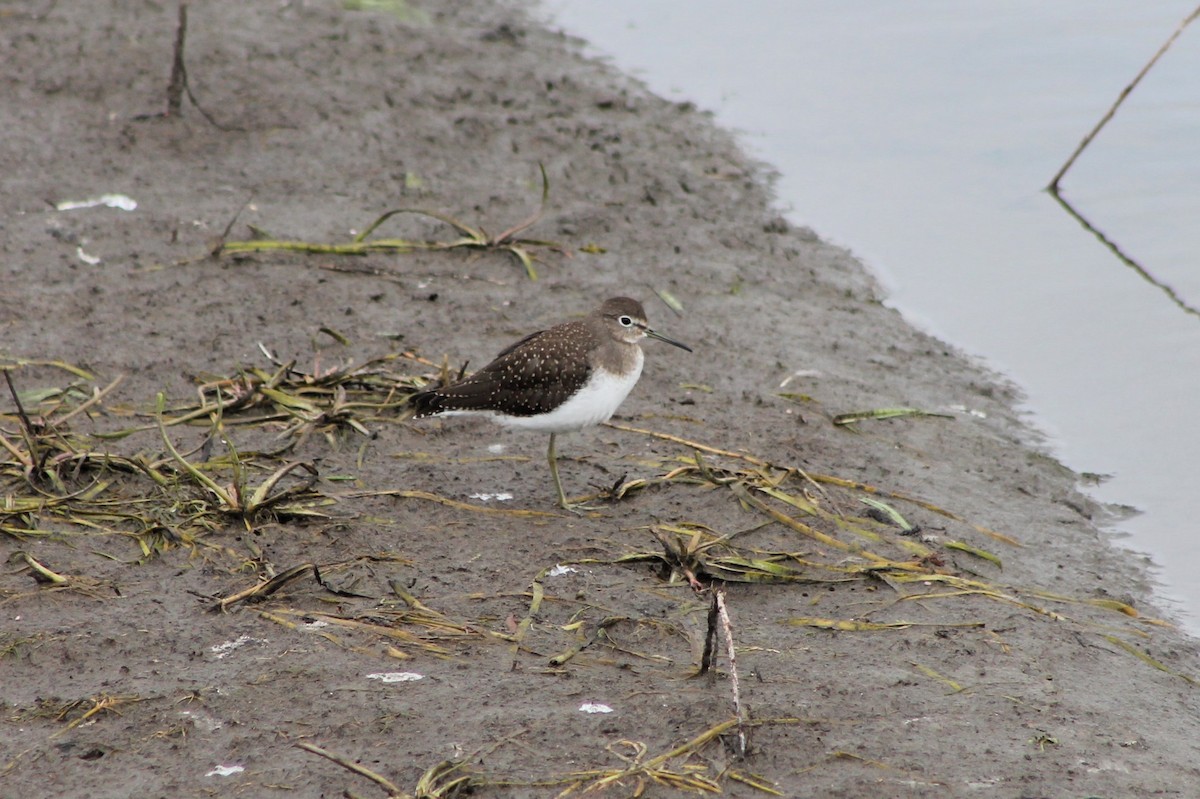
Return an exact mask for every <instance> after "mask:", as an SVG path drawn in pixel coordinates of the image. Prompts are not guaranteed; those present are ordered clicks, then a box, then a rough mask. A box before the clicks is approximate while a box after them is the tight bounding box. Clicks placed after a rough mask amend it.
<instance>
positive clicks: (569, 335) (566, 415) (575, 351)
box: [409, 297, 692, 510]
mask: <svg viewBox="0 0 1200 799" xmlns="http://www.w3.org/2000/svg"><path fill="white" fill-rule="evenodd" d="M646 336H649V337H651V338H656V339H658V340H659V341H665V342H667V343H668V344H673V345H674V346H676V347H679V348H680V349H684V350H687V351H688V352H691V351H692V348H691V347H689V346H687V345H686V344H681V343H680V342H678V341H675V340H674V339H670V338H667V337H666V336H664V335H662V334H661V333H656V332H655V331H653V330H651V329H650V327H649V326H648V325H647V324H646V312H645V310H643V308H642V304H641V303H640V302H638V301H637V300H631V299H629V298H628V297H613V298H612V299H609V300H605V301H604V304H603V305H601V306H600V307H599V308H597V309H596V310H594V311H592V312H591V313H590V314H588V315H587V316H586V317H584V318H583V319H580V320H578V321H575V322H566V323H564V324H561V325H555V326H554V327H551V328H549V329H548V330H539V331H538V332H536V333H530V334H529V335H528V336H526V337H525V338H523V339H521V340H520V341H517V342H516V343H514V344H511V345H509V346H508V347H507V348H505V349H504V350H503V351H502V352H501V353H500V354H499V355H497V356H496V359H495V360H494V361H492V362H491V363H489V364H488V365H487V366H485V367H483V368H482V369H480V370H479V371H478V372H476V373H475V374H473V375H471V376H470V377H468V378H466V379H464V380H460V381H458V382H456V383H451V384H450V385H446V386H442V387H440V388H434V389H430V390H428V391H421V392H419V393H416V394H413V395H412V397H411V398H410V399H409V404H410V406H412V408H414V409H415V413H414V418H417V419H420V418H423V417H426V416H437V415H439V414H440V415H444V416H452V415H462V414H472V415H481V416H487V417H489V418H490V419H491V420H492V421H494V422H497V423H499V424H502V425H505V426H507V427H519V428H524V429H526V430H540V431H542V432H545V433H549V434H550V446H549V448H548V449H547V451H546V458H547V460H548V461H549V462H550V474H551V475H553V477H554V488H555V489H556V490H557V491H558V504H559V505H561V506H562V507H563V508H566V509H568V510H574V509H576V508H578V507H582V506H579V505H575V504H572V503H570V502H568V501H567V497H566V494H564V493H563V488H562V481H561V480H559V477H558V458H557V456H556V454H555V451H554V438H555V436H556V435H558V434H559V433H565V432H568V431H571V430H581V429H583V428H585V427H589V426H591V425H595V424H600V423H601V422H606V421H608V420H609V418H610V417H611V416H612V415H613V413H614V412H615V411H616V410H617V408H618V407H620V405H621V403H622V402H624V401H625V397H627V396H629V392H630V391H631V390H633V387H634V385H636V384H637V381H638V378H639V377H641V375H642V362H643V360H644V356H643V355H642V348H641V347H640V346H638V342H640V341H641V340H642V339H643V338H645V337H646Z"/></svg>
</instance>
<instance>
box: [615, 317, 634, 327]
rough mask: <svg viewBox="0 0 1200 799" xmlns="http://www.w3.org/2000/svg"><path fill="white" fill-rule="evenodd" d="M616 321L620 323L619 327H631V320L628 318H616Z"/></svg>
mask: <svg viewBox="0 0 1200 799" xmlns="http://www.w3.org/2000/svg"><path fill="white" fill-rule="evenodd" d="M617 321H618V322H620V323H621V327H633V320H632V319H631V318H629V317H628V316H621V317H618V318H617Z"/></svg>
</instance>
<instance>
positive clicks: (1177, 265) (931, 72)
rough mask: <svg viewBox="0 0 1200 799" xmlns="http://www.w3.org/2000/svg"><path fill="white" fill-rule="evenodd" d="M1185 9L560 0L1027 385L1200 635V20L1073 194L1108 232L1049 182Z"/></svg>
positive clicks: (1127, 106)
mask: <svg viewBox="0 0 1200 799" xmlns="http://www.w3.org/2000/svg"><path fill="white" fill-rule="evenodd" d="M1193 8H1194V3H1191V2H1182V1H1181V2H1167V1H1166V0H1163V1H1162V2H1158V3H1142V2H1138V1H1137V0H1086V1H1085V0H1069V1H1068V0H1064V1H1063V2H1058V3H1053V4H1049V3H1040V2H1033V1H1032V0H1023V1H1021V2H1008V3H1003V4H1000V3H991V4H985V5H981V4H975V3H971V4H964V3H960V2H954V1H953V0H936V1H935V0H909V1H908V2H903V3H900V2H887V3H880V2H871V3H868V2H865V1H864V0H842V2H838V3H829V2H812V1H811V0H790V1H789V2H770V1H769V0H750V1H749V2H746V3H742V4H740V5H739V10H738V12H737V13H736V14H730V13H729V6H728V5H727V4H723V3H715V2H708V1H707V0H700V1H697V0H689V2H686V3H685V2H682V1H681V0H660V1H659V2H656V3H639V2H632V1H631V0H612V1H610V2H607V3H603V4H597V3H592V2H587V0H547V3H546V9H547V10H548V11H549V13H550V14H551V15H552V18H553V19H554V20H555V22H556V24H558V25H559V26H561V27H563V28H564V29H565V30H567V31H569V32H571V33H574V34H576V35H579V36H582V37H584V38H586V39H588V40H589V41H590V42H591V43H592V44H593V45H594V47H595V50H594V51H593V52H595V53H600V54H606V55H609V56H611V58H612V60H613V61H614V63H615V64H616V65H617V66H619V67H620V68H622V69H623V70H626V71H629V72H632V73H634V74H636V75H638V76H639V77H641V78H642V79H643V80H645V81H646V82H647V84H649V86H650V87H651V88H652V89H653V90H654V91H656V92H657V93H659V94H661V95H664V96H666V97H669V98H671V99H676V100H684V99H687V100H692V101H694V102H696V103H697V104H698V105H700V106H701V107H703V108H707V109H710V110H713V111H715V112H716V113H717V116H718V119H719V120H720V122H721V123H722V124H724V125H726V126H730V127H733V128H736V129H739V130H741V131H742V132H743V135H744V141H745V143H746V144H747V146H748V147H749V148H750V150H751V151H752V152H754V153H755V154H756V155H758V156H759V157H761V158H762V159H764V160H765V161H767V162H768V163H770V164H771V165H772V166H774V167H776V168H778V169H779V171H780V173H781V174H780V179H779V182H778V187H777V188H778V192H779V196H780V202H781V204H782V205H783V206H784V207H785V208H786V209H787V210H788V215H789V217H790V218H791V219H792V220H793V221H794V222H796V223H799V224H804V225H809V226H811V227H813V228H814V229H815V230H816V231H817V232H818V233H820V234H821V235H822V236H825V237H827V238H830V239H832V240H834V241H836V242H839V243H841V244H843V245H844V246H847V247H849V248H850V249H852V250H854V251H855V253H856V254H858V255H859V256H860V257H861V258H862V259H863V260H864V261H865V262H866V263H867V264H868V265H869V266H870V267H871V268H872V269H874V270H875V271H876V272H877V274H878V275H879V276H880V278H881V279H882V281H883V283H884V285H885V287H886V289H887V291H888V294H889V300H888V302H889V304H891V305H894V306H895V307H897V308H899V309H900V310H901V311H902V312H903V313H904V314H905V316H906V317H907V318H909V319H910V320H911V321H913V322H914V323H916V324H918V325H920V326H922V327H924V328H925V329H927V330H929V331H931V332H933V333H935V334H937V335H938V336H940V337H942V338H944V339H946V340H948V341H950V342H952V343H954V344H955V345H957V346H959V347H960V348H962V349H964V350H966V351H967V352H969V353H971V354H973V355H977V356H980V357H982V358H983V359H984V360H985V361H986V362H987V363H989V364H990V365H991V366H992V367H993V368H995V369H997V370H999V371H1002V372H1004V373H1005V374H1007V375H1008V376H1010V377H1011V378H1012V379H1013V380H1014V381H1015V382H1017V383H1018V384H1019V385H1021V386H1022V388H1023V389H1024V390H1025V392H1026V394H1027V396H1028V408H1029V410H1030V411H1031V413H1032V416H1033V421H1034V423H1035V425H1036V426H1037V427H1038V428H1040V429H1041V430H1043V431H1044V432H1045V433H1046V434H1047V436H1048V438H1049V441H1050V446H1051V447H1052V449H1053V451H1054V452H1055V454H1056V455H1058V456H1059V457H1060V458H1061V459H1062V460H1063V461H1064V462H1066V463H1067V464H1068V465H1070V466H1071V467H1072V468H1074V469H1076V470H1077V471H1080V472H1088V473H1098V474H1105V475H1111V477H1109V479H1107V480H1106V481H1104V482H1103V483H1102V484H1100V485H1098V486H1093V487H1091V488H1090V489H1089V490H1090V491H1091V492H1092V493H1093V494H1094V495H1095V496H1097V497H1098V498H1100V499H1102V500H1105V501H1108V502H1113V503H1122V504H1127V505H1132V506H1135V507H1137V508H1138V509H1140V510H1141V511H1142V513H1141V514H1140V515H1137V516H1135V517H1133V518H1130V519H1127V520H1124V521H1122V522H1120V523H1119V525H1118V527H1117V529H1118V530H1120V531H1122V532H1127V533H1129V538H1128V539H1127V541H1126V543H1127V544H1128V545H1129V546H1130V547H1131V548H1133V549H1135V550H1139V551H1145V552H1148V553H1150V554H1151V555H1152V556H1153V558H1154V560H1155V561H1156V563H1158V564H1159V565H1160V575H1161V577H1162V579H1163V582H1164V583H1165V585H1164V587H1163V593H1164V594H1165V596H1166V597H1168V598H1169V599H1172V600H1174V601H1176V602H1177V603H1178V606H1177V609H1179V610H1181V611H1182V612H1183V614H1184V616H1185V621H1186V622H1187V623H1188V624H1189V625H1190V626H1191V628H1192V630H1193V631H1194V632H1196V631H1200V582H1198V581H1196V580H1195V579H1194V578H1193V577H1192V575H1194V573H1195V571H1196V569H1197V568H1198V567H1200V537H1197V536H1196V535H1195V532H1196V528H1197V524H1196V522H1195V521H1194V515H1193V513H1192V512H1191V509H1190V507H1189V500H1190V499H1191V494H1192V493H1193V492H1194V489H1195V486H1196V483H1197V478H1196V477H1195V475H1194V474H1193V468H1192V467H1193V464H1194V463H1195V462H1196V459H1197V454H1196V453H1198V452H1200V422H1197V420H1196V418H1195V415H1194V413H1192V411H1193V409H1194V407H1195V406H1196V404H1197V403H1196V397H1197V396H1200V312H1198V311H1197V309H1200V269H1197V268H1196V266H1197V263H1196V262H1197V256H1196V253H1197V252H1200V224H1198V223H1197V220H1198V219H1200V189H1198V187H1200V136H1198V135H1197V131H1200V82H1198V81H1197V80H1196V76H1197V75H1200V22H1197V23H1195V24H1193V25H1192V26H1191V27H1190V28H1188V29H1187V30H1185V31H1184V32H1183V34H1182V35H1181V36H1180V38H1179V39H1178V40H1177V41H1176V42H1175V44H1174V45H1173V46H1172V48H1171V49H1170V50H1169V51H1168V52H1167V53H1166V54H1165V55H1164V56H1163V58H1162V59H1161V60H1160V61H1159V62H1158V63H1157V65H1156V66H1155V67H1154V68H1153V69H1152V70H1151V71H1150V72H1149V74H1148V75H1147V77H1146V78H1145V79H1144V80H1143V81H1142V83H1141V84H1140V85H1139V86H1138V87H1137V89H1136V90H1135V91H1134V92H1133V93H1132V94H1131V95H1130V96H1129V98H1128V100H1127V101H1126V102H1125V103H1124V105H1123V106H1122V107H1121V109H1120V110H1119V111H1118V113H1117V114H1116V116H1115V117H1114V119H1113V120H1112V122H1110V123H1109V124H1108V125H1107V126H1106V127H1105V129H1104V130H1103V131H1102V132H1101V133H1100V134H1099V136H1098V137H1097V138H1096V139H1095V140H1094V141H1093V142H1092V143H1091V145H1090V146H1089V147H1088V149H1087V150H1086V151H1085V152H1084V154H1083V155H1082V156H1081V157H1080V159H1079V160H1078V161H1077V162H1076V163H1075V165H1074V166H1073V167H1072V169H1071V171H1070V172H1068V174H1067V175H1066V177H1065V178H1064V179H1063V181H1062V188H1063V194H1064V196H1065V198H1066V199H1067V200H1068V201H1069V202H1070V203H1071V204H1073V205H1074V207H1075V208H1076V209H1077V211H1078V212H1079V213H1080V214H1082V215H1083V216H1084V217H1085V218H1086V219H1087V220H1088V222H1089V223H1090V224H1091V225H1092V226H1094V227H1095V228H1097V229H1098V230H1099V231H1102V233H1103V234H1104V236H1105V237H1107V239H1108V240H1109V242H1108V243H1107V244H1106V243H1105V242H1103V241H1101V240H1100V239H1099V238H1098V237H1097V236H1096V235H1094V234H1093V233H1091V232H1089V231H1088V230H1086V229H1085V228H1084V227H1083V226H1082V225H1081V223H1080V222H1079V221H1077V220H1076V219H1074V218H1072V217H1071V216H1070V215H1069V214H1068V213H1067V212H1066V211H1064V209H1063V208H1061V207H1060V206H1059V205H1058V204H1057V203H1056V202H1055V201H1054V199H1053V198H1052V197H1051V196H1050V195H1049V194H1047V193H1046V192H1044V191H1043V190H1042V189H1043V187H1045V186H1046V185H1047V184H1048V183H1049V182H1050V180H1051V178H1052V177H1053V176H1054V174H1055V173H1056V172H1057V171H1058V169H1059V167H1060V166H1061V165H1062V164H1063V163H1064V162H1065V161H1066V159H1067V157H1068V156H1069V155H1070V153H1071V152H1072V150H1074V148H1075V147H1076V146H1077V145H1078V144H1079V142H1080V140H1081V139H1082V138H1083V136H1084V135H1085V134H1086V133H1087V132H1088V131H1089V130H1091V128H1092V127H1093V126H1094V125H1095V124H1096V123H1097V122H1098V121H1099V119H1100V118H1101V116H1102V115H1103V114H1104V112H1105V111H1106V110H1107V109H1108V108H1109V106H1110V105H1111V104H1112V103H1113V102H1114V101H1115V100H1116V98H1117V96H1118V94H1119V93H1120V91H1121V90H1122V89H1123V88H1124V87H1125V86H1126V85H1128V84H1129V82H1130V81H1132V80H1133V78H1134V77H1135V76H1136V75H1137V73H1138V72H1139V70H1141V68H1142V67H1143V66H1144V65H1145V64H1146V62H1147V61H1149V59H1150V58H1151V56H1153V55H1154V53H1155V51H1156V50H1157V49H1158V48H1159V46H1160V45H1161V44H1162V43H1163V42H1164V41H1165V40H1166V39H1167V38H1168V37H1169V36H1170V34H1171V33H1172V32H1173V31H1174V30H1175V29H1176V27H1177V26H1178V25H1179V23H1180V22H1181V21H1182V20H1183V19H1184V18H1185V17H1186V15H1187V14H1188V13H1190V12H1191V11H1192V10H1193ZM1114 248H1115V249H1116V250H1119V251H1120V254H1121V255H1123V256H1124V258H1125V259H1128V261H1131V262H1133V263H1132V264H1131V263H1127V261H1126V260H1123V259H1122V258H1121V257H1119V255H1118V254H1117V253H1115V252H1114ZM952 401H954V398H947V403H948V404H949V403H950V402H952ZM882 404H887V403H886V402H884V403H882Z"/></svg>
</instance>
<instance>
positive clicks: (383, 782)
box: [296, 741, 404, 796]
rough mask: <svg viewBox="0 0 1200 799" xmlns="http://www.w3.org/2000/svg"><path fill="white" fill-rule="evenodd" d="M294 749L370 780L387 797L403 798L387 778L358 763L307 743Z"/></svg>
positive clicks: (402, 793) (304, 742) (302, 743)
mask: <svg viewBox="0 0 1200 799" xmlns="http://www.w3.org/2000/svg"><path fill="white" fill-rule="evenodd" d="M296 748H297V749H303V750H304V751H306V752H312V753H313V754H314V755H320V756H321V757H323V758H325V759H326V760H331V761H333V762H334V763H337V764H338V765H339V766H341V767H342V768H344V769H347V770H349V771H353V772H354V773H355V774H359V775H361V776H363V777H366V778H367V779H369V780H371V782H374V783H375V784H376V785H378V786H379V787H381V788H383V789H384V790H385V791H387V792H388V796H404V792H403V791H401V790H400V789H399V788H398V787H396V785H395V783H393V782H392V781H391V780H389V779H388V778H387V777H384V776H381V775H379V774H376V773H375V772H374V771H371V769H369V768H367V767H366V766H360V765H359V764H358V763H355V762H353V761H350V760H347V759H346V758H344V757H342V756H341V755H339V754H336V753H334V752H330V751H329V750H327V749H322V748H321V747H319V746H317V745H316V744H310V743H308V742H307V741H300V742H299V743H297V744H296Z"/></svg>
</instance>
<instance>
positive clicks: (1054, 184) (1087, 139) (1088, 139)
mask: <svg viewBox="0 0 1200 799" xmlns="http://www.w3.org/2000/svg"><path fill="white" fill-rule="evenodd" d="M1198 16H1200V6H1197V7H1196V10H1195V11H1193V12H1192V13H1191V14H1188V15H1187V17H1186V18H1185V19H1184V20H1183V22H1181V23H1179V27H1177V28H1176V29H1175V32H1174V33H1172V34H1171V36H1170V38H1168V39H1167V40H1166V41H1165V42H1163V45H1162V47H1160V48H1158V52H1157V53H1155V54H1154V57H1153V58H1151V59H1150V60H1149V61H1148V62H1146V66H1144V67H1142V71H1141V72H1139V73H1138V74H1137V77H1136V78H1134V79H1133V82H1132V83H1130V84H1129V85H1128V86H1126V87H1125V89H1124V90H1123V91H1122V92H1121V94H1120V95H1119V96H1118V97H1117V101H1116V102H1115V103H1113V104H1112V107H1111V108H1109V109H1108V113H1107V114H1105V115H1104V116H1103V117H1102V118H1101V119H1100V121H1099V122H1097V123H1096V127H1094V128H1092V130H1091V132H1090V133H1088V135H1086V136H1084V137H1083V141H1081V142H1080V143H1079V146H1078V147H1076V148H1075V152H1073V153H1071V157H1070V158H1068V159H1067V162H1066V163H1065V164H1063V165H1062V169H1060V170H1058V174H1056V175H1055V176H1054V179H1053V180H1051V181H1050V185H1049V186H1047V187H1046V189H1047V191H1050V192H1051V193H1053V194H1057V193H1058V183H1059V181H1060V180H1062V178H1063V175H1065V174H1067V170H1068V169H1070V168H1071V166H1072V165H1073V164H1074V163H1075V159H1077V158H1078V157H1079V156H1080V154H1081V153H1082V152H1083V151H1084V149H1085V148H1086V147H1087V146H1088V145H1089V144H1091V143H1092V139H1094V138H1096V135H1097V134H1098V133H1099V132H1100V130H1101V129H1102V128H1103V127H1104V126H1105V125H1107V124H1108V121H1109V120H1110V119H1112V118H1113V116H1114V115H1115V114H1116V113H1117V109H1118V108H1120V107H1121V103H1123V102H1125V98H1126V97H1128V96H1129V94H1130V92H1132V91H1133V89H1134V87H1136V86H1137V85H1138V83H1140V82H1141V80H1142V78H1144V77H1146V73H1147V72H1149V71H1150V68H1151V67H1153V66H1154V65H1155V63H1157V62H1158V59H1160V58H1162V55H1163V53H1165V52H1167V49H1168V48H1169V47H1170V46H1171V45H1172V44H1174V43H1175V40H1176V39H1178V38H1179V34H1181V33H1183V29H1184V28H1186V27H1187V26H1188V25H1190V24H1191V22H1192V20H1194V19H1195V18H1196V17H1198Z"/></svg>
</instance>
